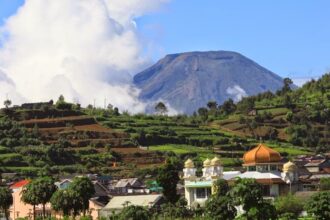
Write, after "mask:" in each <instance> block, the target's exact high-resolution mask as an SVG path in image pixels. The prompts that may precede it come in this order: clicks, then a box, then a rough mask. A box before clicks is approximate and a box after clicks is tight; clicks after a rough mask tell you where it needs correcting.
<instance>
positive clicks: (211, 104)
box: [207, 101, 218, 110]
mask: <svg viewBox="0 0 330 220" xmlns="http://www.w3.org/2000/svg"><path fill="white" fill-rule="evenodd" d="M207 107H208V108H209V109H210V110H214V109H216V108H217V107H218V104H217V102H216V101H209V102H208V103H207Z"/></svg>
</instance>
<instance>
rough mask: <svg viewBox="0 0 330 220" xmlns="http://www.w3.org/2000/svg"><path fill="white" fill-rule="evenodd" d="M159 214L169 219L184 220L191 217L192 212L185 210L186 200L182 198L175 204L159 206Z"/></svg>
mask: <svg viewBox="0 0 330 220" xmlns="http://www.w3.org/2000/svg"><path fill="white" fill-rule="evenodd" d="M161 213H162V215H163V216H166V217H168V218H169V219H186V218H189V217H192V216H193V212H192V210H190V209H188V208H187V201H186V199H185V198H182V197H181V198H180V199H179V200H178V201H177V202H176V203H175V204H172V203H165V204H163V205H162V206H161Z"/></svg>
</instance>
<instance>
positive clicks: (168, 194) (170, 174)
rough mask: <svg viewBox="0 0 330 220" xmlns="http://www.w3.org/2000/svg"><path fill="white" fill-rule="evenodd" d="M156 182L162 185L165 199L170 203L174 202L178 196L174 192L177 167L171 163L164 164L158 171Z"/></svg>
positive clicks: (177, 179)
mask: <svg viewBox="0 0 330 220" xmlns="http://www.w3.org/2000/svg"><path fill="white" fill-rule="evenodd" d="M157 182H158V183H159V185H160V186H161V187H163V194H164V197H165V199H166V200H167V201H169V202H171V203H175V202H176V201H177V200H178V198H179V196H178V195H177V192H176V185H177V184H178V182H179V173H178V171H177V167H176V166H174V165H173V164H172V163H167V164H165V165H164V166H163V167H162V168H160V170H159V172H158V176H157Z"/></svg>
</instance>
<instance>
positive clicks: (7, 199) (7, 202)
mask: <svg viewBox="0 0 330 220" xmlns="http://www.w3.org/2000/svg"><path fill="white" fill-rule="evenodd" d="M12 204H13V196H12V195H11V191H10V189H9V188H7V187H0V210H1V211H2V212H3V213H4V214H5V217H6V219H7V220H8V219H9V208H10V206H11V205H12Z"/></svg>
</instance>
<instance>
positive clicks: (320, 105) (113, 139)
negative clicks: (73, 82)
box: [0, 74, 330, 177]
mask: <svg viewBox="0 0 330 220" xmlns="http://www.w3.org/2000/svg"><path fill="white" fill-rule="evenodd" d="M291 83H292V82H291V81H290V80H289V79H285V80H284V86H283V87H282V88H281V89H280V90H278V91H277V92H276V93H271V92H265V93H261V94H258V95H256V96H250V97H246V98H243V100H242V101H240V102H238V103H235V102H233V101H232V100H227V101H225V102H224V103H223V104H222V105H218V104H217V103H216V102H209V103H208V105H207V106H206V107H202V108H199V109H196V111H197V112H198V114H193V115H192V116H188V115H177V116H166V115H147V114H137V115H130V114H128V113H127V112H124V113H119V112H118V109H116V108H110V109H100V108H97V109H95V108H86V109H83V108H81V107H80V106H79V105H75V104H71V103H66V102H65V101H64V98H62V99H59V101H57V102H56V104H53V103H52V102H51V103H34V104H30V105H22V106H21V107H16V106H15V107H13V108H5V109H2V110H1V114H0V164H1V170H0V172H17V173H20V174H23V175H26V176H36V175H42V174H49V175H62V174H65V173H99V174H107V175H111V176H114V177H124V176H125V177H127V176H140V177H145V176H146V175H148V176H150V175H151V176H152V175H154V174H155V173H156V170H157V168H158V167H159V166H161V165H162V164H164V162H165V160H166V158H168V157H171V156H176V157H178V158H180V160H181V161H182V160H184V159H186V158H188V157H189V158H194V160H195V161H200V162H202V161H203V160H204V159H205V158H207V157H213V156H215V155H217V156H219V157H220V158H221V161H222V163H223V165H224V167H225V169H226V170H231V169H233V168H235V169H239V168H240V167H241V158H242V155H243V154H244V152H246V151H247V150H249V149H250V148H252V147H254V146H256V145H257V144H258V143H259V142H260V141H262V142H265V143H266V144H267V145H268V146H270V147H273V148H274V149H276V150H277V151H279V152H280V153H281V154H282V156H288V157H293V156H297V155H302V154H312V153H319V152H329V149H330V147H329V146H330V145H329V143H330V129H329V128H330V126H329V121H330V120H329V119H330V111H329V109H330V75H329V74H326V75H324V76H323V77H322V78H321V79H319V80H317V81H311V82H309V83H307V84H306V85H304V86H303V87H302V88H299V89H297V90H292V89H291V87H290V86H291ZM260 139H262V140H260Z"/></svg>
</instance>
